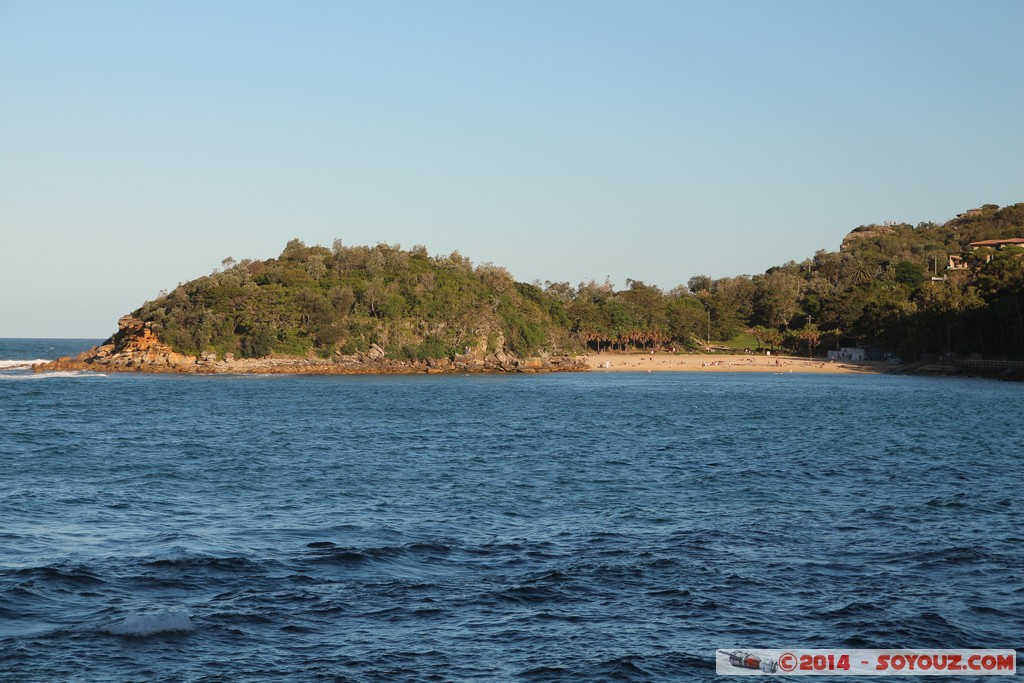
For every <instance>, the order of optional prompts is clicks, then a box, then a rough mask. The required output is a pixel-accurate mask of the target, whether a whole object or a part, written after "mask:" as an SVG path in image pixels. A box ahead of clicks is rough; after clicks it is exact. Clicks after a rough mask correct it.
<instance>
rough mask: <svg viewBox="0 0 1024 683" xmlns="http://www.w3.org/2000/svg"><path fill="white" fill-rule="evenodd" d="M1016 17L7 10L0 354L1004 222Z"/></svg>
mask: <svg viewBox="0 0 1024 683" xmlns="http://www.w3.org/2000/svg"><path fill="white" fill-rule="evenodd" d="M1022 29H1024V2H1019V1H1018V0H1007V1H999V0H984V1H979V2H968V1H966V0H965V1H963V2H943V1H941V0H928V1H912V0H900V1H891V0H887V1H885V2H872V1H869V0H857V2H846V3H840V2H827V1H818V0H815V1H813V2H804V1H797V0H778V1H775V2H762V1H756V2H747V1H741V0H723V1H721V2H717V1H716V2H711V1H708V2H687V1H684V0H678V1H675V2H653V1H649V2H643V1H641V2H599V1H591V0H587V1H586V2H584V1H582V0H580V1H575V2H516V3H491V2H484V3H481V2H387V1H382V2H373V3H357V2H354V1H353V2H341V1H337V2H311V1H306V2H287V3H286V2H252V1H246V2H227V1H222V2H206V1H204V2H188V1H178V2H141V3H140V2H114V1H105V0H98V1H94V2H86V1H82V2H71V1H68V0H64V1H60V2H53V1H50V0H0V337H7V336H30V337H31V336H58V337H76V336H85V337H105V336H107V335H109V334H110V333H112V332H113V331H115V330H116V320H117V318H118V317H119V316H120V315H122V314H124V313H127V312H129V311H131V310H133V309H135V308H137V307H138V306H139V305H140V304H142V303H143V302H144V301H146V300H148V299H152V298H154V297H155V296H157V295H158V293H159V292H160V290H162V289H170V288H173V287H174V286H175V285H176V284H177V283H178V282H181V281H185V280H189V279H192V278H194V277H197V276H199V275H203V274H206V273H209V272H210V271H211V270H213V269H214V268H216V267H218V266H219V265H220V263H221V261H222V260H223V259H224V258H226V257H228V256H231V257H233V258H235V259H242V258H270V257H274V256H277V255H278V254H279V253H280V251H281V249H282V248H283V247H284V245H285V243H286V242H287V241H288V240H289V239H291V238H293V237H298V238H300V239H302V240H304V241H305V242H306V243H307V244H314V243H319V244H324V245H325V246H330V244H331V243H332V242H333V240H334V239H335V238H340V239H341V240H342V241H343V242H344V243H346V244H376V243H378V242H387V243H389V244H394V243H400V244H402V245H403V246H404V247H412V246H413V245H416V244H423V245H426V247H427V249H428V250H429V251H430V252H431V253H435V254H442V253H444V254H446V253H449V252H451V251H452V250H456V249H457V250H459V251H460V252H461V253H462V254H463V255H465V256H468V257H470V258H471V259H472V260H473V262H474V263H483V262H488V261H490V262H494V263H496V264H498V265H502V266H505V267H507V268H508V269H509V270H510V271H511V272H512V274H513V275H514V276H515V277H516V278H517V279H519V280H524V281H533V280H540V281H544V280H554V281H562V280H567V281H569V282H571V283H573V284H576V283H579V282H580V281H583V280H589V279H591V278H593V279H597V280H603V279H604V278H605V277H606V276H610V277H611V279H612V280H613V281H614V282H615V283H617V284H618V285H619V286H624V283H625V280H626V278H633V279H639V280H643V281H645V282H648V283H652V284H657V285H659V286H661V287H664V288H666V289H668V288H671V287H673V286H675V285H677V284H680V283H685V282H686V281H687V280H688V279H689V278H690V277H691V276H693V275H695V274H699V273H704V274H708V275H711V276H713V277H721V276H726V275H738V274H754V273H759V272H763V271H764V270H765V269H767V268H769V267H771V266H773V265H778V264H781V263H784V262H786V261H788V260H797V261H799V260H802V259H803V258H806V257H808V256H811V255H812V254H813V253H814V252H815V251H816V250H817V249H829V250H834V249H837V248H838V245H839V242H840V240H841V239H842V237H843V235H845V234H846V232H847V231H849V230H850V229H852V228H854V227H856V226H858V225H861V224H867V223H874V222H882V221H886V220H904V221H908V222H911V223H918V222H920V221H925V220H934V221H937V222H941V221H945V220H948V219H949V218H952V217H953V216H954V215H955V214H957V213H959V212H962V211H963V210H965V209H968V208H971V207H974V206H979V205H981V204H984V203H994V204H1000V205H1004V204H1010V203H1014V202H1018V201H1024V191H1022V190H1024V135H1022V134H1021V130H1022V129H1024V125H1022V124H1024V116H1022V114H1021V112H1024V42H1022V41H1021V40H1020V35H1021V32H1022Z"/></svg>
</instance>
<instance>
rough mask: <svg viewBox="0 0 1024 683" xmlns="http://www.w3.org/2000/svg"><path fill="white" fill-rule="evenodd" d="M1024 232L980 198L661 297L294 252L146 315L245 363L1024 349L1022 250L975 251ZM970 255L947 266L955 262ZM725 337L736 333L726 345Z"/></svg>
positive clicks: (340, 252) (450, 264)
mask: <svg viewBox="0 0 1024 683" xmlns="http://www.w3.org/2000/svg"><path fill="white" fill-rule="evenodd" d="M1020 237H1024V204H1014V205H1012V206H1007V207H1004V208H999V207H998V206H995V205H985V206H983V207H981V208H980V209H974V210H971V211H969V212H967V213H965V214H962V215H961V216H959V217H957V218H956V219H954V220H952V221H949V222H947V223H946V224H944V225H937V224H934V223H921V224H919V225H917V226H911V225H909V224H886V225H882V226H879V225H868V226H860V227H858V228H856V229H854V230H853V231H852V232H851V233H850V234H849V235H847V237H846V239H845V240H844V241H843V245H842V247H841V248H840V250H839V251H837V252H828V251H824V250H822V251H819V252H817V253H816V254H815V255H814V256H813V258H810V259H806V260H804V261H802V262H800V263H796V262H794V261H790V262H789V263H786V264H784V265H781V266H778V267H773V268H770V269H768V271H766V272H765V273H764V274H761V275H755V276H747V275H741V276H735V277H726V278H720V279H712V278H710V277H707V276H704V275H698V276H696V277H693V278H690V280H689V281H688V282H687V284H686V285H685V286H684V285H680V286H678V287H676V288H674V289H672V290H671V291H668V292H664V291H662V290H661V289H659V288H658V287H655V286H652V285H648V284H645V283H644V282H642V281H640V280H627V283H626V284H627V287H626V289H624V290H621V291H615V288H614V287H613V286H612V285H611V283H609V282H605V283H604V284H598V283H596V282H594V281H590V282H588V283H581V284H580V285H578V286H576V287H573V286H572V285H570V284H569V283H567V282H546V283H544V284H543V285H541V284H540V283H534V284H527V283H521V282H515V281H514V280H513V279H512V277H511V276H510V275H509V273H508V272H507V271H506V270H504V269H503V268H500V267H498V266H495V265H492V264H483V265H479V266H476V267H473V265H472V264H471V263H470V261H469V260H468V259H466V258H464V257H463V256H461V255H460V254H459V253H458V252H453V253H452V254H450V255H448V256H441V257H431V256H428V254H427V252H426V249H425V248H424V247H414V248H413V249H412V250H410V251H403V250H402V249H400V248H399V247H398V246H390V245H386V244H379V245H377V246H376V247H346V246H343V245H342V244H341V243H340V241H337V242H335V244H334V246H333V248H332V249H327V248H325V247H320V246H313V247H307V246H306V245H305V244H303V243H302V242H301V241H299V240H292V241H291V242H289V243H288V244H287V246H286V247H285V249H284V251H283V252H282V253H281V255H280V257H278V258H277V259H269V260H266V261H242V262H239V263H235V262H234V261H233V260H231V259H226V260H225V261H224V263H223V266H224V267H223V269H222V270H219V271H217V272H214V273H213V274H211V275H209V276H206V277H202V278H199V279H197V280H193V281H191V282H188V283H185V284H182V285H180V286H179V287H178V288H176V289H175V290H174V291H172V292H170V293H169V294H166V295H164V296H161V297H160V298H158V299H156V300H155V301H152V302H149V303H147V304H146V305H145V306H143V307H142V308H141V309H140V310H139V311H137V312H136V313H135V315H136V317H139V318H141V319H142V320H144V321H149V322H152V323H153V324H154V329H156V330H157V333H158V334H159V335H160V337H161V338H162V339H163V340H164V341H166V342H168V343H169V344H171V345H172V346H173V347H174V348H175V350H177V351H180V352H183V353H190V354H197V353H200V352H203V351H216V352H218V353H220V354H224V353H235V354H237V355H241V356H247V357H261V356H265V355H268V354H271V353H274V354H283V355H292V356H305V355H309V354H317V355H320V356H322V357H331V356H332V355H334V354H353V353H357V352H365V351H368V350H369V349H370V348H371V346H372V345H377V346H378V347H380V349H381V350H382V351H383V352H384V354H385V355H386V356H387V357H390V358H399V359H407V360H426V359H431V358H441V357H452V356H454V355H457V354H462V353H466V352H470V353H473V354H476V355H484V354H487V353H493V352H496V351H499V350H504V351H510V352H512V353H514V354H517V355H520V356H526V355H534V354H537V353H542V352H552V353H561V352H574V351H582V350H585V349H589V350H592V351H603V350H649V349H653V348H662V349H663V348H670V347H676V348H678V349H691V350H692V349H709V348H710V347H712V346H714V347H723V346H724V347H726V348H732V349H743V348H765V349H772V350H775V349H785V350H788V351H790V352H793V353H800V354H813V353H820V352H821V351H822V350H823V349H828V348H835V347H836V346H838V345H840V344H842V345H844V346H853V345H861V346H878V347H880V348H883V349H886V350H893V351H896V352H897V353H899V354H900V355H901V356H902V357H904V358H905V359H908V360H910V359H913V358H916V357H919V356H920V355H921V354H924V353H941V352H957V353H960V354H971V353H979V354H983V355H986V356H990V357H1007V358H1022V357H1024V301H1022V292H1024V249H1022V248H1019V247H1014V246H1008V245H998V247H981V248H974V249H972V248H970V247H969V245H970V243H972V242H977V241H981V240H993V239H1007V238H1020ZM951 255H952V256H956V257H958V258H959V261H957V265H959V266H961V267H958V268H956V269H947V268H946V265H947V263H949V261H950V258H949V257H950V256H951ZM715 340H728V341H725V342H722V341H715Z"/></svg>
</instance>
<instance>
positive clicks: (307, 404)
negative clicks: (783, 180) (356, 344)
mask: <svg viewBox="0 0 1024 683" xmlns="http://www.w3.org/2000/svg"><path fill="white" fill-rule="evenodd" d="M95 343H97V340H52V339H50V340H41V339H36V340H19V339H14V340H12V339H0V360H2V361H3V362H7V363H9V365H7V366H3V365H0V681H4V682H6V681H12V682H13V681H18V682H23V681H30V682H31V681H57V680H75V681H139V680H159V681H190V682H192V681H195V682H199V681H203V682H206V681H210V682H213V681H222V680H230V681H243V682H250V681H251V682H256V681H265V680H280V681H290V682H295V683H298V682H301V681H352V682H359V683H371V682H372V683H376V682H380V683H383V682H391V681H413V682H420V681H422V682H427V681H545V682H546V681H665V682H669V681H682V680H710V679H711V678H712V677H713V676H715V652H716V650H717V649H719V648H740V649H753V648H915V647H920V648H1013V649H1016V650H1017V651H1018V653H1021V652H1024V642H1022V638H1024V636H1022V634H1024V573H1022V570H1021V566H1022V558H1024V533H1022V531H1021V530H1022V529H1024V508H1022V498H1021V495H1020V474H1021V472H1024V421H1022V420H1020V419H1019V416H1021V415H1024V392H1021V391H1020V385H1019V384H1014V383H1002V382H997V381H993V380H981V379H964V378H955V379H954V378H922V377H905V376H893V375H801V374H795V373H794V374H788V373H787V374H784V375H782V374H780V375H775V374H770V373H764V374H740V373H721V374H714V375H711V374H701V373H650V374H648V373H619V374H611V373H608V374H598V373H569V374H558V375H518V376H513V375H500V376H499V375H487V376H470V377H462V376H425V375H423V376H398V377H384V376H335V377H316V376H295V375H292V376H287V375H286V376H195V375H147V374H135V373H121V374H116V373H111V374H102V373H88V372H82V373H44V374H36V373H32V372H31V370H30V369H29V368H28V366H27V365H24V364H22V365H15V364H11V362H12V361H14V362H17V361H27V360H35V359H52V358H55V357H57V356H59V355H73V354H75V353H78V352H80V351H82V350H85V349H87V348H89V347H90V346H92V345H94V344H95ZM1018 666H1021V659H1020V656H1018ZM847 680H850V679H847ZM958 680H964V679H958Z"/></svg>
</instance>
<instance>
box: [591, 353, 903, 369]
mask: <svg viewBox="0 0 1024 683" xmlns="http://www.w3.org/2000/svg"><path fill="white" fill-rule="evenodd" d="M586 362H587V366H588V367H589V368H590V369H591V370H593V371H597V372H648V371H650V372H809V373H827V374H843V373H883V372H888V371H889V370H891V369H892V368H893V366H892V365H890V364H889V363H886V362H883V361H830V360H827V359H824V358H811V359H808V358H800V357H797V356H776V355H771V356H763V355H753V354H744V355H728V356H726V355H701V354H674V353H653V354H652V353H645V354H626V353H596V354H592V355H590V356H587V357H586Z"/></svg>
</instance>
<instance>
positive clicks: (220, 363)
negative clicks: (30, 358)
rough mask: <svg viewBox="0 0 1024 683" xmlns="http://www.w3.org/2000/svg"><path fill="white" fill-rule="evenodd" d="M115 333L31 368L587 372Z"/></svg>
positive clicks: (539, 364)
mask: <svg viewBox="0 0 1024 683" xmlns="http://www.w3.org/2000/svg"><path fill="white" fill-rule="evenodd" d="M117 324H118V328H119V329H118V331H117V333H116V334H115V335H114V336H113V337H111V338H110V339H108V340H107V341H105V342H104V343H103V344H101V345H100V346H95V347H93V348H91V349H89V350H88V351H85V352H83V353H80V354H78V355H77V356H75V357H71V356H64V357H61V358H58V359H57V360H54V361H50V362H48V363H39V364H37V365H34V366H32V370H33V371H35V372H53V371H80V370H88V371H93V372H153V373H172V372H173V373H199V374H309V375H354V374H414V373H429V374H441V373H447V374H468V373H501V372H523V373H536V372H578V371H582V370H586V369H587V365H586V363H585V362H584V361H583V359H581V358H576V357H570V356H558V357H542V358H525V359H520V358H516V357H515V356H513V355H511V354H509V353H507V352H505V351H501V350H499V351H497V352H495V353H492V354H489V355H488V356H486V357H485V358H483V359H480V358H479V357H477V356H475V355H473V354H466V355H457V356H455V357H453V358H437V359H434V358H432V359H429V360H427V361H415V362H408V361H400V360H391V359H388V358H387V357H386V355H385V353H384V350H383V349H382V348H381V347H379V346H377V345H376V344H373V345H371V346H370V348H369V349H368V350H367V351H365V352H362V353H358V354H355V355H348V356H344V355H335V356H334V357H333V358H331V359H323V358H294V357H269V358H240V359H239V358H235V356H234V354H231V353H227V354H224V357H223V358H218V356H217V354H216V353H214V352H212V351H207V352H204V353H202V354H201V355H199V356H189V355H186V354H182V353H178V352H176V351H175V350H174V349H172V348H171V347H170V346H169V345H167V344H165V343H163V342H162V341H160V338H159V336H158V335H157V333H156V331H155V330H154V329H153V326H152V324H151V323H148V322H143V321H141V320H139V319H137V318H134V317H132V316H125V317H123V318H121V319H120V320H118V321H117Z"/></svg>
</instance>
